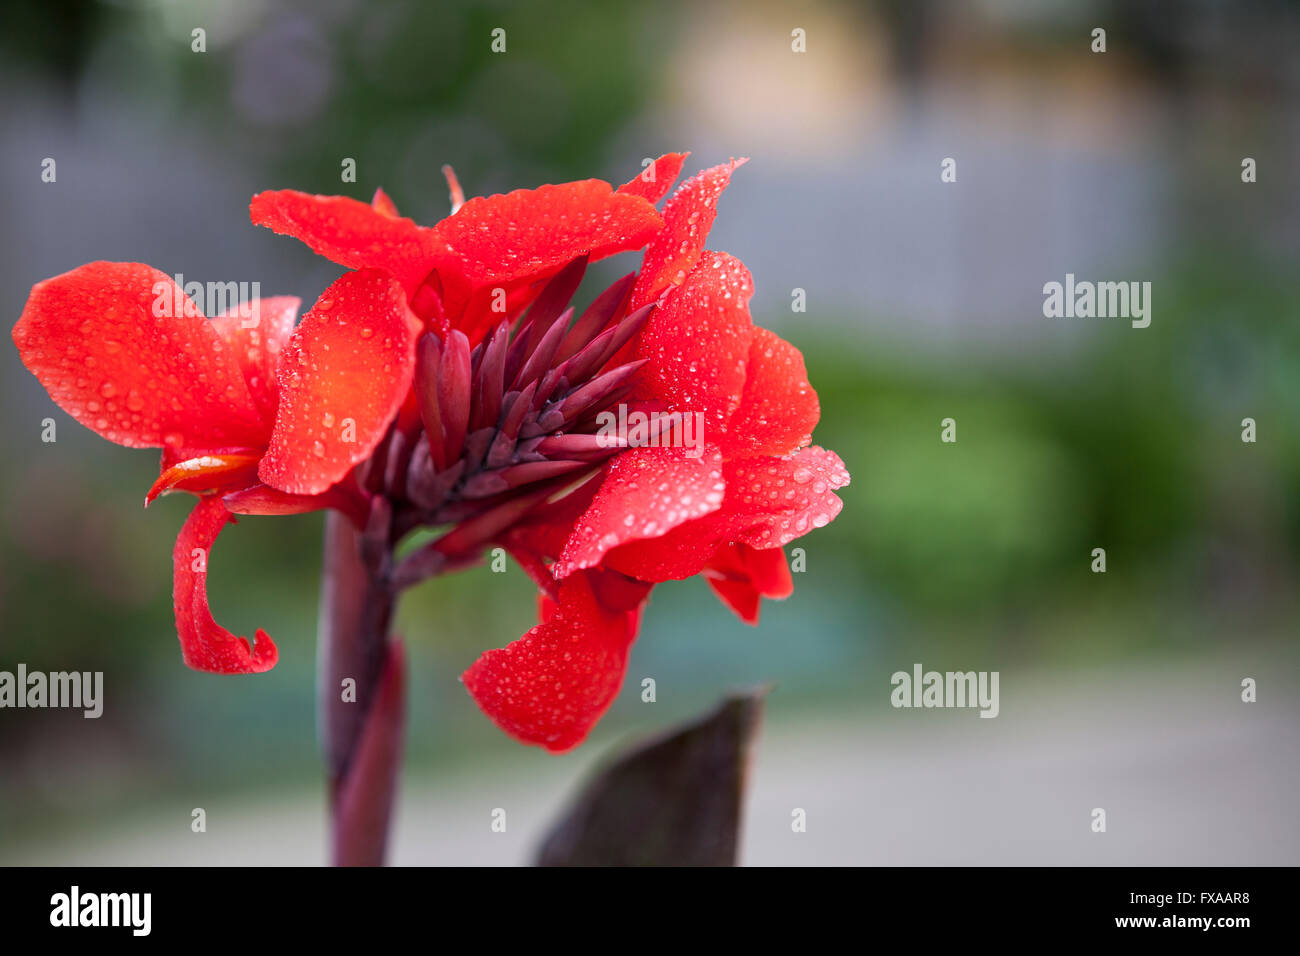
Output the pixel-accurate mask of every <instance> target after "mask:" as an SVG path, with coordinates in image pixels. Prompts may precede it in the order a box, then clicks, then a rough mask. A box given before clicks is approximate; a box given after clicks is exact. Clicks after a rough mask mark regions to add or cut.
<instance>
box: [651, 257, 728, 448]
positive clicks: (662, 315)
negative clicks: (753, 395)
mask: <svg viewBox="0 0 1300 956" xmlns="http://www.w3.org/2000/svg"><path fill="white" fill-rule="evenodd" d="M753 294H754V284H753V280H752V279H751V278H750V275H749V270H748V269H746V268H745V266H744V265H743V264H742V263H741V261H740V260H739V259H734V258H732V257H731V256H729V255H727V254H726V253H722V252H706V253H705V254H704V255H703V256H702V257H701V258H700V261H699V264H698V265H697V266H696V267H695V269H694V271H693V272H691V274H690V276H689V278H687V280H686V282H685V283H684V284H683V285H682V286H681V287H680V288H678V289H675V290H673V291H672V292H671V293H669V294H668V295H667V296H665V297H664V300H663V301H662V302H661V303H660V304H659V307H658V308H657V309H655V310H654V312H652V313H651V315H650V318H649V320H648V321H647V322H646V325H645V328H643V329H642V330H641V336H640V339H639V340H638V343H637V347H636V351H635V353H634V354H635V357H636V358H648V359H649V360H650V361H649V362H648V363H647V364H646V366H645V367H644V368H643V369H642V370H641V372H640V374H639V383H638V387H637V390H636V394H637V396H638V397H641V398H647V399H659V400H661V401H663V402H664V403H665V404H666V405H667V406H668V407H669V408H670V409H671V410H673V411H679V412H683V413H693V412H702V413H703V414H704V429H705V431H704V437H705V440H706V441H717V440H718V438H719V437H720V436H721V434H722V432H723V430H724V428H725V426H726V424H727V420H728V419H729V418H730V417H731V414H732V412H733V411H735V409H736V407H737V406H738V405H739V404H740V399H741V394H742V393H743V391H744V388H745V367H746V365H747V364H748V360H749V345H750V341H751V340H752V339H753V336H754V326H753V323H752V322H751V320H750V317H749V299H750V297H751V296H752V295H753Z"/></svg>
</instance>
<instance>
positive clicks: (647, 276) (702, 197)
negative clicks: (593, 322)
mask: <svg viewBox="0 0 1300 956" xmlns="http://www.w3.org/2000/svg"><path fill="white" fill-rule="evenodd" d="M746 162H748V160H747V159H733V160H732V161H731V162H729V163H723V164H722V165H721V166H713V167H711V168H709V169H706V170H704V171H703V172H700V173H697V174H695V175H694V176H692V177H691V178H690V179H688V180H686V182H684V183H682V184H681V186H680V187H678V189H677V191H676V192H675V193H673V195H672V198H671V199H669V200H668V203H667V204H666V205H665V206H664V228H663V231H662V232H660V233H659V234H658V235H657V236H655V237H654V239H652V240H651V241H650V244H649V245H648V246H646V250H645V257H644V258H643V259H642V261H641V275H640V276H639V277H638V278H637V283H636V288H635V289H633V290H632V308H634V309H636V308H639V307H640V306H643V305H645V304H646V303H647V302H653V301H654V300H655V299H656V298H658V297H659V294H660V293H661V292H663V290H664V289H666V288H667V287H668V286H670V285H681V284H682V282H683V281H685V279H686V277H687V276H688V275H690V273H691V270H692V269H693V268H695V263H696V262H698V261H699V259H700V254H701V253H702V252H703V251H704V243H705V240H707V239H708V237H709V230H710V229H712V228H713V220H714V219H716V218H717V215H718V197H719V196H721V195H722V191H723V190H724V189H726V188H727V184H728V183H729V182H731V174H732V173H733V172H735V170H736V168H737V167H739V166H741V165H743V164H744V163H746Z"/></svg>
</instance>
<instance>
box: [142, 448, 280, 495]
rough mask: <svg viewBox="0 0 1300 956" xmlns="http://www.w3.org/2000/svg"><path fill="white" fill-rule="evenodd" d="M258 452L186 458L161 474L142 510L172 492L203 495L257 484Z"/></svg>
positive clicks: (259, 456) (150, 490)
mask: <svg viewBox="0 0 1300 956" xmlns="http://www.w3.org/2000/svg"><path fill="white" fill-rule="evenodd" d="M261 457H262V456H261V453H260V452H252V453H245V454H234V455H232V454H221V455H200V456H198V457H197V458H187V459H185V460H184V461H181V462H178V463H177V464H175V465H172V466H171V467H170V468H167V469H165V470H164V471H163V473H162V474H161V475H159V476H158V480H157V481H155V482H154V483H153V487H152V488H150V489H149V493H148V494H147V495H145V497H144V503H145V506H146V507H148V506H149V504H150V503H151V502H152V501H153V500H154V499H155V498H157V497H158V496H159V495H165V494H168V493H170V492H173V491H192V492H194V493H196V494H203V493H208V492H212V491H217V490H220V489H222V488H246V487H248V485H249V484H251V483H253V482H256V481H257V463H258V462H259V461H260V460H261Z"/></svg>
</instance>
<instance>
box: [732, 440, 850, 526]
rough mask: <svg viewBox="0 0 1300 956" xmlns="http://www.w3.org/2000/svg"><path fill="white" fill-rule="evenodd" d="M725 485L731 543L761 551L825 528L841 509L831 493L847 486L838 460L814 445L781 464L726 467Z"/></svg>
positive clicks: (748, 462)
mask: <svg viewBox="0 0 1300 956" xmlns="http://www.w3.org/2000/svg"><path fill="white" fill-rule="evenodd" d="M726 479H727V497H728V499H731V501H729V502H727V503H724V505H723V509H724V510H726V511H728V512H730V513H731V514H733V515H734V518H733V521H734V522H735V524H734V526H735V527H736V529H737V532H736V534H735V535H734V536H733V538H732V540H734V541H739V542H742V543H743V544H748V545H749V546H750V547H753V548H759V549H766V548H779V547H781V546H782V545H784V544H787V543H788V542H790V541H793V540H794V539H795V538H798V537H800V536H801V535H805V534H807V533H808V532H809V531H812V530H813V529H814V528H822V527H825V526H826V525H828V524H830V522H831V521H833V520H834V518H835V516H836V515H838V514H839V513H840V509H841V508H843V507H844V502H842V501H840V499H839V498H838V497H837V496H836V495H835V492H836V491H837V490H838V489H840V488H843V487H845V486H847V485H848V483H849V472H848V470H847V469H846V468H845V467H844V462H842V461H840V456H839V455H837V454H835V452H833V451H827V450H826V449H825V448H819V447H818V446H816V445H814V446H812V447H811V448H804V449H802V450H801V451H799V452H797V453H796V454H793V455H790V456H789V457H787V458H745V459H742V460H740V461H734V462H728V465H727V468H726ZM733 496H734V497H733Z"/></svg>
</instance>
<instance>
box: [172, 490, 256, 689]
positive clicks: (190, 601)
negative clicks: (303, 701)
mask: <svg viewBox="0 0 1300 956" xmlns="http://www.w3.org/2000/svg"><path fill="white" fill-rule="evenodd" d="M234 520H235V519H234V515H232V514H231V513H230V512H229V511H227V510H226V506H225V505H224V504H222V503H221V499H220V498H218V497H215V496H211V497H207V498H201V499H200V500H199V503H198V504H196V505H195V506H194V510H193V511H191V512H190V516H189V518H187V519H186V521H185V524H184V525H183V526H182V527H181V532H180V534H179V535H177V537H176V547H175V548H174V549H173V551H172V572H173V591H172V605H173V609H174V610H175V612H176V633H177V636H178V637H179V638H180V642H181V657H182V658H183V659H184V661H185V663H186V664H187V665H188V666H190V667H192V668H194V669H195V670H197V671H209V672H211V673H214V674H258V673H261V672H262V671H269V670H270V669H271V668H272V667H274V666H275V662H276V661H277V660H279V656H280V654H279V651H277V650H276V647H275V644H274V642H273V641H272V640H271V638H270V637H268V636H267V634H266V632H265V631H262V630H259V631H258V632H257V634H256V638H255V640H256V642H255V644H254V645H253V647H252V648H250V647H249V645H248V640H247V639H246V638H243V637H236V636H235V635H234V634H231V633H230V632H229V631H227V630H226V629H225V628H224V627H222V626H221V625H219V624H218V623H217V622H216V621H214V620H213V619H212V612H211V611H210V610H209V608H208V585H207V577H208V573H207V567H208V560H209V555H210V553H211V548H212V544H213V542H214V541H216V540H217V535H218V534H220V533H221V529H222V528H224V527H225V526H226V523H227V522H232V521H234Z"/></svg>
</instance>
